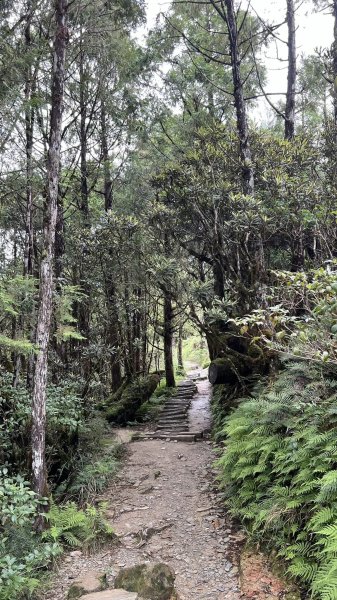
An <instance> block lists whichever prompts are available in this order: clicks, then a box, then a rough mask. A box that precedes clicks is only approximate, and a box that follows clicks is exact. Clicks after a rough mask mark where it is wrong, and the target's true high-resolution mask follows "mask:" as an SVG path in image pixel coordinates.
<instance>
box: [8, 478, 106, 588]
mask: <svg viewBox="0 0 337 600" xmlns="http://www.w3.org/2000/svg"><path fill="white" fill-rule="evenodd" d="M0 474H1V479H0V600H14V599H15V600H21V599H22V600H23V599H26V598H31V596H32V594H33V593H34V591H35V590H36V589H37V588H38V586H39V584H40V578H41V575H42V574H43V573H44V572H45V570H46V568H47V567H48V566H49V565H50V564H51V563H52V561H53V560H54V559H55V558H56V557H57V556H59V555H60V554H62V552H63V551H64V549H65V548H67V547H71V548H74V547H81V549H83V548H84V549H85V550H88V549H89V548H92V547H97V545H100V544H102V543H103V542H104V541H106V540H107V539H111V537H112V535H113V531H112V529H111V527H110V526H109V525H108V523H106V521H105V519H104V510H105V507H104V505H102V506H99V507H94V506H89V505H88V506H86V507H85V508H83V509H79V508H78V507H77V505H76V504H75V503H74V502H67V503H65V504H63V505H60V506H57V505H56V504H52V505H51V507H50V509H49V511H48V512H47V513H45V518H46V521H47V528H46V530H45V531H44V532H43V533H42V534H39V533H37V532H36V531H34V520H35V518H36V516H37V515H38V511H39V506H40V503H39V501H38V498H37V496H36V494H35V493H34V492H33V491H32V490H31V489H30V487H29V483H27V482H26V481H24V480H23V479H22V478H21V477H20V476H16V477H12V476H11V477H10V476H8V473H7V471H6V469H3V470H2V471H1V473H0Z"/></svg>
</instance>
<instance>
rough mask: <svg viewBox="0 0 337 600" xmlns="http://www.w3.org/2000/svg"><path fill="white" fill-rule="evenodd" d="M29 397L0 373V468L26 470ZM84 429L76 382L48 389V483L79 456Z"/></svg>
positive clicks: (61, 475)
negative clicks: (81, 432) (79, 445)
mask: <svg viewBox="0 0 337 600" xmlns="http://www.w3.org/2000/svg"><path fill="white" fill-rule="evenodd" d="M30 420H31V398H30V395H29V393H28V391H27V389H26V388H25V387H24V386H18V387H17V388H13V386H12V375H11V374H9V373H2V374H1V373H0V465H1V464H2V465H3V466H4V465H8V464H10V465H11V467H12V469H13V471H18V472H21V473H25V472H28V471H29V452H27V448H29V447H30ZM83 428H84V413H83V407H82V399H81V398H80V395H79V393H78V382H74V381H73V380H65V381H64V382H63V383H62V384H60V385H57V386H56V385H53V384H50V385H48V388H47V436H46V445H47V446H46V456H47V466H48V471H49V478H50V480H51V483H52V484H53V483H58V482H59V481H61V480H62V479H64V478H65V477H66V476H67V475H68V473H69V472H70V471H71V470H72V468H73V464H74V462H76V460H77V456H78V436H79V433H80V431H81V429H83Z"/></svg>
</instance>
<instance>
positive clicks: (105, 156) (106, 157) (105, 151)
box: [101, 99, 113, 212]
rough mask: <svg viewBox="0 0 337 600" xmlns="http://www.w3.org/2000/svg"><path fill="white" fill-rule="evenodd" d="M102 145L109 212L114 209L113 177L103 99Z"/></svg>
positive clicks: (105, 197)
mask: <svg viewBox="0 0 337 600" xmlns="http://www.w3.org/2000/svg"><path fill="white" fill-rule="evenodd" d="M101 145H102V159H103V169H104V201H105V211H106V212H108V211H109V210H111V209H112V200H113V196H112V186H113V183H112V179H111V170H110V160H109V150H108V137H107V124H106V112H105V102H104V100H103V99H102V100H101Z"/></svg>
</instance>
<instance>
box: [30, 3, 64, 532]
mask: <svg viewBox="0 0 337 600" xmlns="http://www.w3.org/2000/svg"><path fill="white" fill-rule="evenodd" d="M66 20H67V2H66V0H56V1H55V21H56V32H55V38H54V51H53V74H52V90H51V115H50V135H49V150H48V162H47V201H46V205H45V214H44V229H43V253H42V261H41V267H40V298H39V309H38V322H37V331H36V344H37V346H38V348H39V353H38V355H37V358H36V365H35V375H34V387H33V400H32V484H33V490H34V491H35V492H36V493H37V494H38V496H39V497H40V498H42V497H43V496H45V495H46V493H47V489H48V484H47V469H46V457H45V435H46V431H45V430H46V386H47V372H48V344H49V337H50V326H51V315H52V292H53V279H54V273H53V269H54V253H55V231H56V221H57V198H58V187H59V177H60V154H61V129H62V112H63V98H64V77H65V54H66V45H67V41H68V30H67V26H66ZM43 524H44V521H43V518H42V517H39V518H38V520H37V523H36V528H37V529H42V528H43Z"/></svg>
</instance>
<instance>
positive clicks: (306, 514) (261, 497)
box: [218, 363, 337, 600]
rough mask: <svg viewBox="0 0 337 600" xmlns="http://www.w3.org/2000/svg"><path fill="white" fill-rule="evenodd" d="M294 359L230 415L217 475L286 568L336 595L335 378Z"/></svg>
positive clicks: (317, 591)
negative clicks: (274, 378)
mask: <svg viewBox="0 0 337 600" xmlns="http://www.w3.org/2000/svg"><path fill="white" fill-rule="evenodd" d="M322 369H323V367H319V366H308V365H306V364H304V363H293V364H292V363H289V364H288V365H287V368H286V369H285V371H284V372H282V373H281V374H280V376H279V378H278V379H277V380H276V381H275V382H274V384H272V385H270V387H269V388H268V387H266V388H264V389H261V386H260V387H259V388H257V389H256V391H255V394H253V398H248V399H244V400H242V401H241V403H240V404H239V406H238V408H237V409H236V410H235V411H234V412H233V413H232V414H231V415H230V416H229V417H228V420H227V423H226V426H225V428H224V434H225V435H226V436H227V444H226V445H227V447H226V450H225V451H224V453H223V455H222V456H221V458H220V459H219V461H218V467H219V479H220V481H221V484H222V487H223V488H224V490H225V493H226V497H227V503H228V505H229V507H230V509H231V512H232V514H233V515H235V516H236V517H239V518H240V519H241V520H242V521H243V522H244V523H245V525H246V527H247V529H248V530H249V531H250V533H251V535H252V536H253V537H255V538H257V539H259V540H263V541H265V542H268V543H270V544H271V546H272V547H274V548H277V550H278V555H279V556H280V557H281V558H282V559H284V560H285V561H286V563H287V565H288V572H289V573H290V574H291V575H292V576H293V577H295V578H297V579H298V580H299V581H300V582H302V583H304V584H305V585H307V586H308V587H310V588H311V591H312V593H313V594H314V596H316V597H317V598H321V599H322V600H336V599H337V525H336V522H337V441H336V440H337V380H336V379H335V377H334V373H324V372H323V370H322Z"/></svg>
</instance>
